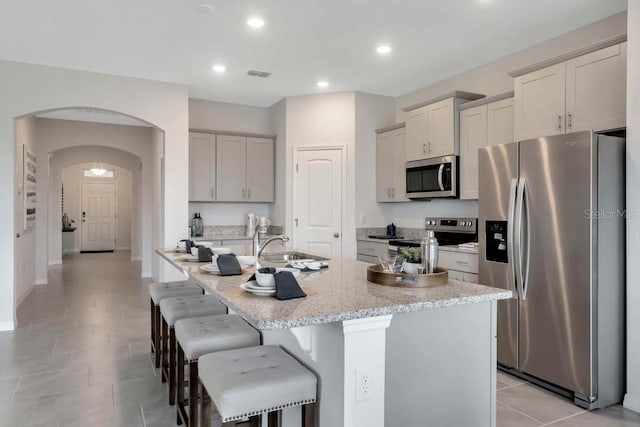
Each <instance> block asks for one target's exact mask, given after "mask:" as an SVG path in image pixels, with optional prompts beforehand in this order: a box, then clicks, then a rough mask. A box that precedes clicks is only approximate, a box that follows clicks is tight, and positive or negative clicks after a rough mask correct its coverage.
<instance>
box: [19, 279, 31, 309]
mask: <svg viewBox="0 0 640 427" xmlns="http://www.w3.org/2000/svg"><path fill="white" fill-rule="evenodd" d="M35 288H36V285H35V284H34V285H31V286H29V289H27V290H26V291H24V292H23V293H22V295H20V296H19V297H18V299H17V300H16V307H20V304H22V302H23V301H24V300H25V299H26V298H27V297H28V296H29V294H31V292H33V290H34V289H35Z"/></svg>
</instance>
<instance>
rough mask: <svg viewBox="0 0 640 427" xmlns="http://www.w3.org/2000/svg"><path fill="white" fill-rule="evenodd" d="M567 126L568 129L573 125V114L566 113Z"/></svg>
mask: <svg viewBox="0 0 640 427" xmlns="http://www.w3.org/2000/svg"><path fill="white" fill-rule="evenodd" d="M567 126H569V129H571V128H572V127H573V115H572V114H571V113H568V114H567Z"/></svg>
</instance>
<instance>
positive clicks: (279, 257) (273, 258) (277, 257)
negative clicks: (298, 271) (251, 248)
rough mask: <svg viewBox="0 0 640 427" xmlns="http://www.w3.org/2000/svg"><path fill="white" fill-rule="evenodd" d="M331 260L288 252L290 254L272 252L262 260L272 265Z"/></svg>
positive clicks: (262, 256) (264, 255)
mask: <svg viewBox="0 0 640 427" xmlns="http://www.w3.org/2000/svg"><path fill="white" fill-rule="evenodd" d="M328 259H329V258H323V257H320V256H317V255H311V254H306V253H304V252H296V251H288V252H270V253H263V254H262V255H261V256H260V260H262V261H265V262H270V263H274V264H276V263H282V264H286V263H288V262H289V261H297V262H309V261H327V260H328Z"/></svg>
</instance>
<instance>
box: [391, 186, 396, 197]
mask: <svg viewBox="0 0 640 427" xmlns="http://www.w3.org/2000/svg"><path fill="white" fill-rule="evenodd" d="M391 197H393V198H394V199H395V197H396V189H395V188H392V189H391Z"/></svg>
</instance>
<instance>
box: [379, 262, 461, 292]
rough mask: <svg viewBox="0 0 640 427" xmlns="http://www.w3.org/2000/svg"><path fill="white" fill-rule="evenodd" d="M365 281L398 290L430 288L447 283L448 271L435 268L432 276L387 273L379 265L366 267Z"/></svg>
mask: <svg viewBox="0 0 640 427" xmlns="http://www.w3.org/2000/svg"><path fill="white" fill-rule="evenodd" d="M367 280H368V281H369V282H372V283H377V284H378V285H385V286H397V287H399V288H431V287H435V286H443V285H446V284H447V283H449V271H447V270H445V269H444V268H440V267H438V268H436V272H435V273H433V274H409V273H388V272H386V271H382V266H381V265H379V264H376V265H370V266H369V267H367Z"/></svg>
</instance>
